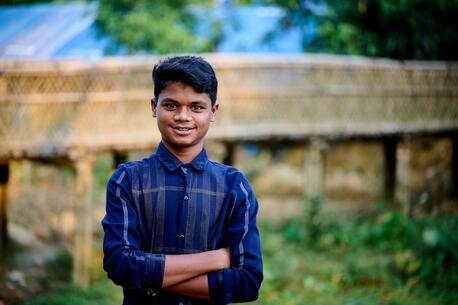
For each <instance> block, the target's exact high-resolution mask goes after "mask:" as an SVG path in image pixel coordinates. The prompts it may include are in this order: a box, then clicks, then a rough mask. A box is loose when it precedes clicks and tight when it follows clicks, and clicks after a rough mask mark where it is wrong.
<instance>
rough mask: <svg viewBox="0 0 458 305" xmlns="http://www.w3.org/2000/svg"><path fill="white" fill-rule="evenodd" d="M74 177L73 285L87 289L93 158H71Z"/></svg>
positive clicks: (81, 156) (89, 258)
mask: <svg viewBox="0 0 458 305" xmlns="http://www.w3.org/2000/svg"><path fill="white" fill-rule="evenodd" d="M72 159H73V162H74V167H75V171H76V177H75V206H74V208H75V214H76V219H77V225H76V227H75V235H74V240H73V274H72V279H73V283H74V284H75V285H76V286H77V287H80V288H83V289H84V288H87V287H88V286H89V282H90V274H89V270H90V263H91V252H92V204H91V203H92V198H91V197H92V183H93V174H92V167H93V166H92V165H93V156H91V155H85V154H77V155H76V156H73V158H72Z"/></svg>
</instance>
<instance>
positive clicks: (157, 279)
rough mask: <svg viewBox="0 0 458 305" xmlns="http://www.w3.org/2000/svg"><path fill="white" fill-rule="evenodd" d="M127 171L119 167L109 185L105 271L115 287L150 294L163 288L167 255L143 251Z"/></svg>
mask: <svg viewBox="0 0 458 305" xmlns="http://www.w3.org/2000/svg"><path fill="white" fill-rule="evenodd" d="M127 170H128V169H126V168H125V167H124V166H123V165H122V166H120V167H119V168H118V169H117V170H116V171H115V173H114V174H113V175H112V176H111V178H110V180H109V182H108V185H107V197H106V215H105V217H104V218H103V220H102V226H103V229H104V233H105V234H104V239H103V251H104V258H103V267H104V269H105V271H106V272H107V274H108V277H109V278H110V279H111V280H112V281H113V282H114V283H115V284H117V285H120V286H122V287H124V288H135V289H138V290H140V291H143V292H146V293H148V294H151V293H152V292H153V291H156V290H159V289H160V288H161V287H162V281H163V277H164V267H165V255H163V254H151V253H144V252H143V251H141V250H140V249H141V235H140V232H139V230H138V228H139V218H138V215H137V211H136V209H135V208H134V205H133V200H132V192H131V188H130V183H129V181H128V180H129V179H128V175H127Z"/></svg>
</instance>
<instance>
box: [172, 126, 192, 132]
mask: <svg viewBox="0 0 458 305" xmlns="http://www.w3.org/2000/svg"><path fill="white" fill-rule="evenodd" d="M172 128H173V129H175V130H178V131H189V130H192V129H194V128H191V127H172Z"/></svg>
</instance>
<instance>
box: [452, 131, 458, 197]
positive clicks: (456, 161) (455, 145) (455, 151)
mask: <svg viewBox="0 0 458 305" xmlns="http://www.w3.org/2000/svg"><path fill="white" fill-rule="evenodd" d="M452 196H453V197H454V198H458V131H456V132H454V133H453V134H452Z"/></svg>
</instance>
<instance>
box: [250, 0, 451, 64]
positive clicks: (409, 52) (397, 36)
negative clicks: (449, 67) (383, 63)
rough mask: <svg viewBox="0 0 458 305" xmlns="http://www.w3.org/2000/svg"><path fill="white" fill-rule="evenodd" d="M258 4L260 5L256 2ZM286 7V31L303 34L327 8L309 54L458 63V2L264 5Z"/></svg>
mask: <svg viewBox="0 0 458 305" xmlns="http://www.w3.org/2000/svg"><path fill="white" fill-rule="evenodd" d="M257 2H259V1H257ZM262 2H263V3H267V4H275V5H279V6H281V7H283V8H284V9H285V11H286V15H285V17H284V18H283V20H282V22H281V26H283V27H288V26H289V27H291V26H294V27H297V28H299V29H301V28H303V25H304V24H305V22H306V20H307V19H308V18H310V17H311V16H314V15H316V14H315V13H314V9H313V8H314V7H315V8H316V7H317V6H320V5H323V4H324V5H325V7H326V9H325V10H324V11H323V12H322V14H321V15H319V16H317V17H318V19H317V20H318V33H317V35H316V37H315V39H314V40H313V41H312V42H311V43H309V44H307V43H304V48H305V50H307V51H315V52H330V53H340V54H360V55H366V56H377V57H390V58H396V59H442V60H456V59H458V18H457V17H456V16H457V15H458V0H301V1H300V0H264V1H262Z"/></svg>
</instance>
